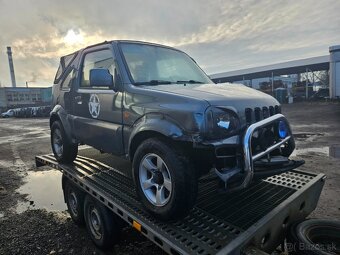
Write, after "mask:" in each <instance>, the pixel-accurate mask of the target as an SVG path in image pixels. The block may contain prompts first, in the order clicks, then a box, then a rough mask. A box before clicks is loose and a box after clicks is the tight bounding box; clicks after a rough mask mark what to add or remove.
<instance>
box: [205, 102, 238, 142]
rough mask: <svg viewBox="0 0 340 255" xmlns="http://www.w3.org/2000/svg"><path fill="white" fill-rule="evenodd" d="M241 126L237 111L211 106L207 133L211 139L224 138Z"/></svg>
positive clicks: (208, 112) (207, 119)
mask: <svg viewBox="0 0 340 255" xmlns="http://www.w3.org/2000/svg"><path fill="white" fill-rule="evenodd" d="M239 126H240V122H239V119H238V118H237V115H236V113H235V112H233V111H231V110H227V109H223V108H217V107H216V108H211V109H209V110H208V111H207V114H206V128H207V129H206V134H207V137H208V138H209V139H223V138H226V137H228V136H230V135H232V134H233V133H234V132H235V131H237V129H238V128H239Z"/></svg>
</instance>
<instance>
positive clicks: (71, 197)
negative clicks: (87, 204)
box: [64, 181, 85, 226]
mask: <svg viewBox="0 0 340 255" xmlns="http://www.w3.org/2000/svg"><path fill="white" fill-rule="evenodd" d="M64 189H65V200H66V205H67V209H68V212H69V214H70V216H71V218H72V220H73V221H74V223H75V224H76V225H78V226H84V225H85V220H84V197H85V194H84V193H83V192H82V191H81V190H79V188H77V187H76V186H75V185H73V184H72V183H71V182H70V181H66V182H65V187H64Z"/></svg>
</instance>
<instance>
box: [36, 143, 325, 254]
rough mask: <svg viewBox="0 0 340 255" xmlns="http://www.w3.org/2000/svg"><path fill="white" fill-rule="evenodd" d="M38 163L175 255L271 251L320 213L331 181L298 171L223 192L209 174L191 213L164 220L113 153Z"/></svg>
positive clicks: (91, 153)
mask: <svg viewBox="0 0 340 255" xmlns="http://www.w3.org/2000/svg"><path fill="white" fill-rule="evenodd" d="M36 164H37V166H43V165H48V166H50V167H52V168H55V169H59V170H60V171H62V172H63V174H64V176H66V177H67V178H68V179H70V180H71V181H73V182H74V183H75V184H76V185H77V186H78V187H79V188H81V189H82V190H84V191H85V192H87V193H89V194H91V195H92V196H93V197H95V198H97V199H98V200H99V201H101V202H102V203H103V204H105V205H106V206H107V207H108V208H109V209H110V210H112V211H113V212H114V213H115V214H117V215H118V216H120V217H121V218H122V219H123V220H124V221H126V222H128V223H129V224H130V225H131V226H133V227H134V228H136V229H137V230H138V231H140V232H141V233H142V234H144V235H145V236H146V237H147V238H149V239H150V240H152V241H153V242H154V243H156V244H157V245H158V246H160V247H161V248H162V249H163V250H164V251H166V252H167V253H169V254H200V255H203V254H240V253H241V252H242V250H243V249H244V248H246V247H247V246H249V245H252V246H255V247H257V248H259V249H261V250H263V251H267V252H270V251H272V250H273V249H275V247H277V246H278V245H279V244H280V242H281V241H282V240H283V238H284V235H285V231H286V229H287V226H289V224H290V223H291V222H293V221H295V220H298V219H302V218H305V217H306V216H307V215H309V214H310V213H311V212H312V211H313V210H314V209H315V207H316V205H317V202H318V199H319V196H320V193H321V190H322V187H323V183H324V179H325V176H324V175H323V174H313V173H308V172H304V171H299V170H294V171H291V172H287V173H283V174H280V175H276V176H273V177H270V178H267V179H266V180H262V181H259V182H257V183H254V184H253V185H252V186H250V187H249V188H247V189H245V190H241V191H238V192H234V193H231V194H224V193H221V192H219V191H218V179H217V177H215V176H214V175H208V176H205V177H204V178H201V179H200V180H199V194H198V197H197V202H196V205H195V207H194V208H193V210H192V211H191V213H190V214H189V215H188V216H186V217H185V218H184V219H182V220H178V221H174V222H162V221H159V220H156V219H155V218H154V217H152V216H151V215H149V214H148V213H147V212H145V210H144V209H143V206H142V204H141V203H140V202H139V200H138V198H137V196H136V192H135V189H134V184H133V181H132V179H131V178H130V177H128V176H126V175H124V174H122V173H121V172H120V171H118V170H117V169H115V168H114V167H113V166H114V165H115V162H114V158H113V157H112V156H111V155H109V154H101V153H100V152H98V151H96V150H94V149H90V148H87V149H83V150H80V151H79V155H78V157H77V159H76V160H75V162H74V164H72V165H71V164H68V165H65V164H58V163H57V161H56V160H55V158H54V156H53V155H51V154H49V155H43V156H36Z"/></svg>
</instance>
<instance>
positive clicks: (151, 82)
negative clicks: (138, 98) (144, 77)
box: [134, 80, 171, 85]
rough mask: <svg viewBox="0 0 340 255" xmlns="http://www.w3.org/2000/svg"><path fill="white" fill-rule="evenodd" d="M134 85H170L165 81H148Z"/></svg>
mask: <svg viewBox="0 0 340 255" xmlns="http://www.w3.org/2000/svg"><path fill="white" fill-rule="evenodd" d="M134 84H135V85H161V84H171V81H166V80H150V81H140V82H135V83H134Z"/></svg>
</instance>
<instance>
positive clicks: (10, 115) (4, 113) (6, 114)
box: [1, 109, 14, 118]
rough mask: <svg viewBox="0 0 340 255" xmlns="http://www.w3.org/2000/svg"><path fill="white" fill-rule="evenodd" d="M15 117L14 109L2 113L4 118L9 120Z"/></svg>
mask: <svg viewBox="0 0 340 255" xmlns="http://www.w3.org/2000/svg"><path fill="white" fill-rule="evenodd" d="M13 116H14V110H13V109H9V110H8V111H7V112H3V113H1V117H2V118H9V117H13Z"/></svg>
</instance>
